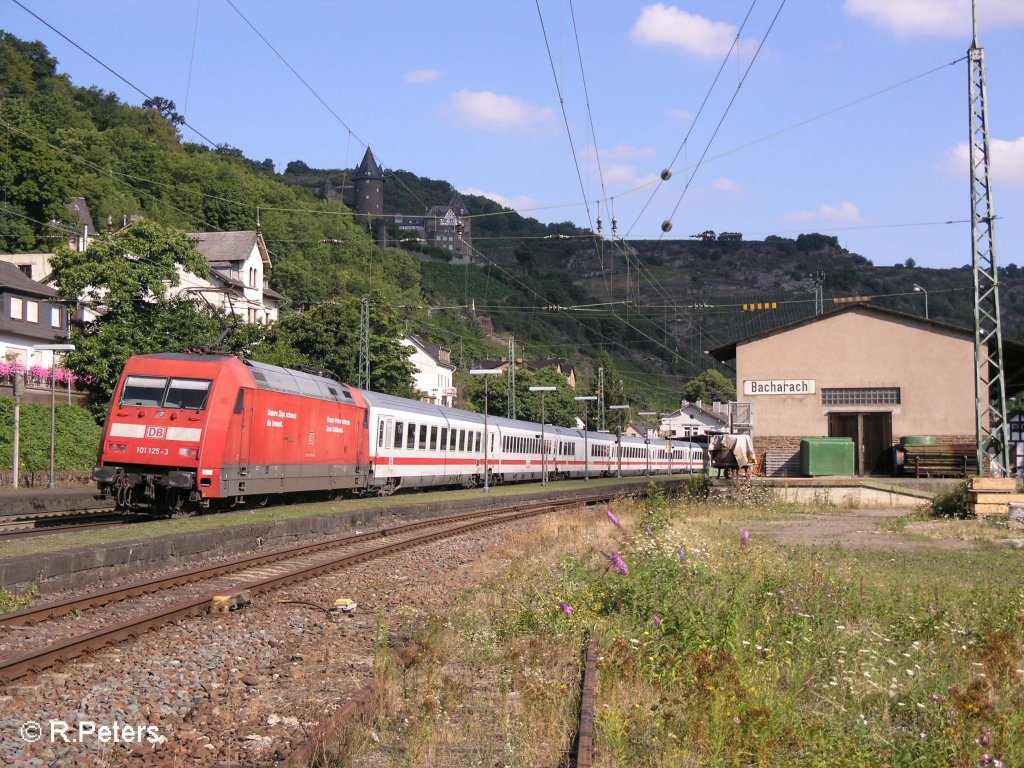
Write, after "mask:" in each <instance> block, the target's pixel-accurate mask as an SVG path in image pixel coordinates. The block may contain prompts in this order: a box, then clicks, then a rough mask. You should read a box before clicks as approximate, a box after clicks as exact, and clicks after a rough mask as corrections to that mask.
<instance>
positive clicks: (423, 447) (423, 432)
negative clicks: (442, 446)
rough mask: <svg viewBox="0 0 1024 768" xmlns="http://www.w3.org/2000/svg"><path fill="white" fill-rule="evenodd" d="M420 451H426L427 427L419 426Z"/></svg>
mask: <svg viewBox="0 0 1024 768" xmlns="http://www.w3.org/2000/svg"><path fill="white" fill-rule="evenodd" d="M420 450H421V451H425V450H427V425H426V424H420Z"/></svg>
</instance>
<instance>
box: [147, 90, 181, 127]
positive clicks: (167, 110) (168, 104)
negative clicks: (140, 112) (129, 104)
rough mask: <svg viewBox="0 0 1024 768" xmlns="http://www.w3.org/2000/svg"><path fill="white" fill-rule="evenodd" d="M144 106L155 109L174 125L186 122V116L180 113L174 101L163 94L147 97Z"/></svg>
mask: <svg viewBox="0 0 1024 768" xmlns="http://www.w3.org/2000/svg"><path fill="white" fill-rule="evenodd" d="M142 106H143V107H144V108H146V109H155V110H156V111H157V112H159V113H160V116H161V117H163V118H164V120H167V121H169V122H170V123H171V124H172V125H184V124H185V116H184V115H179V114H178V112H177V107H176V106H175V104H174V102H173V101H171V100H170V99H165V98H164V97H163V96H154V97H153V98H151V99H146V100H145V101H144V102H142Z"/></svg>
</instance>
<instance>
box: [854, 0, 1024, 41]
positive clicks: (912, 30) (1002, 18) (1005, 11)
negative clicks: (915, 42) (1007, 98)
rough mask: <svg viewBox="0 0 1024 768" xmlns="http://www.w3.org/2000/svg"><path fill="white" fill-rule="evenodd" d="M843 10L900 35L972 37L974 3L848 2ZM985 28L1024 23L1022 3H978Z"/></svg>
mask: <svg viewBox="0 0 1024 768" xmlns="http://www.w3.org/2000/svg"><path fill="white" fill-rule="evenodd" d="M843 10H844V11H846V13H848V14H849V15H851V16H857V17H860V18H863V19H867V20H868V21H871V22H874V23H875V24H877V25H878V26H880V27H884V28H886V29H888V30H890V31H892V32H895V33H896V34H897V35H901V36H907V37H909V36H913V35H957V36H959V37H962V38H969V37H970V34H971V0H897V1H896V2H894V1H893V0H846V3H845V4H844V5H843ZM978 24H979V26H982V27H993V26H996V25H1007V24H1011V25H1012V24H1024V3H1022V2H1021V0H986V2H984V3H979V4H978Z"/></svg>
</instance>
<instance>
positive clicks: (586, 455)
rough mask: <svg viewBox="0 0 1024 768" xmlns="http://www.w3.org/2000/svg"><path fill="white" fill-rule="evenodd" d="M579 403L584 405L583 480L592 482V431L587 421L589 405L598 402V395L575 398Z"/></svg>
mask: <svg viewBox="0 0 1024 768" xmlns="http://www.w3.org/2000/svg"><path fill="white" fill-rule="evenodd" d="M573 400H575V401H576V402H577V403H583V479H584V480H590V448H589V446H588V445H587V430H589V429H590V426H589V425H590V422H589V420H588V419H587V404H588V403H589V402H590V401H591V400H597V395H580V396H579V397H574V398H573Z"/></svg>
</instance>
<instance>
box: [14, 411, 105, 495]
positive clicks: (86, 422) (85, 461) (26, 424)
mask: <svg viewBox="0 0 1024 768" xmlns="http://www.w3.org/2000/svg"><path fill="white" fill-rule="evenodd" d="M55 413H56V422H55V423H56V434H57V445H56V449H55V453H54V467H55V469H56V470H57V471H58V472H62V471H67V470H78V471H82V470H89V469H92V467H93V465H94V464H95V463H96V456H97V454H98V452H99V445H100V438H101V436H102V430H101V428H100V427H99V426H98V425H97V424H96V421H95V419H93V418H92V416H91V415H90V414H89V411H87V410H86V409H84V408H79V407H78V406H74V405H61V404H59V403H58V405H57V407H56V412H55ZM20 421H21V435H20V438H19V450H18V455H19V461H20V464H21V466H20V470H21V471H20V474H21V475H22V477H23V478H25V479H26V480H27V481H28V484H38V483H39V481H40V479H41V478H42V477H45V476H46V475H47V473H48V472H49V469H50V406H49V405H48V404H40V403H23V404H22V406H21V419H20ZM13 447H14V401H13V400H10V399H7V398H0V468H3V469H5V470H7V472H8V473H10V470H11V467H12V459H13Z"/></svg>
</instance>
